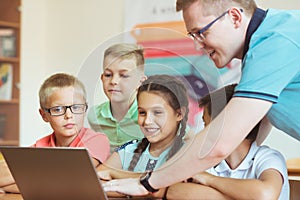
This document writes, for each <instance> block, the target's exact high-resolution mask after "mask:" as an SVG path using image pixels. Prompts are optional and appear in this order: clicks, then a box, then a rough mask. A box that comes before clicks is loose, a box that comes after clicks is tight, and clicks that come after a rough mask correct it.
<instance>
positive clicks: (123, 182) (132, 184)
mask: <svg viewBox="0 0 300 200" xmlns="http://www.w3.org/2000/svg"><path fill="white" fill-rule="evenodd" d="M102 185H103V188H104V191H105V192H119V193H122V194H127V195H134V196H144V195H147V194H149V192H148V191H147V190H146V189H145V188H144V186H142V185H141V184H140V179H139V178H127V179H114V180H111V181H108V182H105V183H103V184H102Z"/></svg>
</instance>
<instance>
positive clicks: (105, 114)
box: [100, 98, 138, 120]
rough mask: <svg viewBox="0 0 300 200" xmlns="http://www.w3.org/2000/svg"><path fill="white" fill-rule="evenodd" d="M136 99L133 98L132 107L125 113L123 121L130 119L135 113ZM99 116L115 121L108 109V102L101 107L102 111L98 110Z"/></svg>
mask: <svg viewBox="0 0 300 200" xmlns="http://www.w3.org/2000/svg"><path fill="white" fill-rule="evenodd" d="M137 105H138V103H137V99H136V98H135V99H134V101H133V103H132V105H131V106H130V108H129V110H128V111H127V113H126V115H125V117H124V119H126V118H128V119H131V118H132V116H133V115H134V114H135V112H137ZM100 112H101V115H102V116H103V117H104V118H110V119H112V120H115V118H114V117H113V115H112V112H111V109H110V102H109V101H108V102H106V103H105V105H104V106H103V109H101V110H100Z"/></svg>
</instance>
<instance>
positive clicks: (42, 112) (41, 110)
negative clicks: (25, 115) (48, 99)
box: [39, 108, 49, 122]
mask: <svg viewBox="0 0 300 200" xmlns="http://www.w3.org/2000/svg"><path fill="white" fill-rule="evenodd" d="M39 113H40V115H41V117H42V118H43V120H44V121H45V122H49V120H48V118H47V116H46V112H45V111H44V110H43V109H42V108H40V109H39Z"/></svg>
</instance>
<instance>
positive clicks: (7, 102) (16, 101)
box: [0, 99, 19, 104]
mask: <svg viewBox="0 0 300 200" xmlns="http://www.w3.org/2000/svg"><path fill="white" fill-rule="evenodd" d="M0 104H19V99H11V100H1V99H0Z"/></svg>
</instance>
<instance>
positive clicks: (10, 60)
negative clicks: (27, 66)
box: [0, 57, 20, 63]
mask: <svg viewBox="0 0 300 200" xmlns="http://www.w3.org/2000/svg"><path fill="white" fill-rule="evenodd" d="M0 62H8V63H19V62H20V59H19V58H16V57H0Z"/></svg>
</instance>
